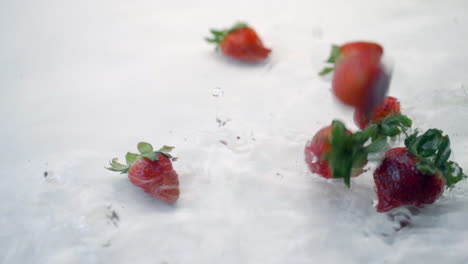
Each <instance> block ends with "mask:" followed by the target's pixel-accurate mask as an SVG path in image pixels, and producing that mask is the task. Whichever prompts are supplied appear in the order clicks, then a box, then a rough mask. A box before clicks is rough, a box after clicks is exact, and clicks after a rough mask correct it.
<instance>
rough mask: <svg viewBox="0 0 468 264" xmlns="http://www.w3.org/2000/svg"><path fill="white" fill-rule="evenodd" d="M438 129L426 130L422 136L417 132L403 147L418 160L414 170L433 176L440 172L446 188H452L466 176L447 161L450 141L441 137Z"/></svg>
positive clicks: (408, 138) (452, 163) (449, 152)
mask: <svg viewBox="0 0 468 264" xmlns="http://www.w3.org/2000/svg"><path fill="white" fill-rule="evenodd" d="M442 133H443V132H442V131H441V130H439V129H434V128H432V129H428V130H427V131H426V132H424V134H422V135H419V136H418V132H415V133H413V134H412V135H410V136H408V137H407V138H406V140H405V146H406V148H407V150H408V152H409V153H411V154H412V155H414V156H416V157H418V158H419V160H420V161H419V162H418V163H417V164H416V169H418V170H419V171H421V172H423V173H425V174H429V175H433V174H434V173H435V172H436V171H437V170H438V171H441V172H442V175H443V176H444V178H445V184H446V186H447V188H452V187H453V186H454V185H455V184H456V183H457V182H459V181H461V180H463V179H465V178H466V177H467V176H466V175H465V174H464V173H463V169H462V168H461V167H460V166H459V165H458V164H457V163H455V162H453V161H449V158H450V154H451V153H452V151H451V149H450V139H449V137H448V136H447V135H445V136H443V135H442Z"/></svg>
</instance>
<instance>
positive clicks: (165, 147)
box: [157, 145, 174, 153]
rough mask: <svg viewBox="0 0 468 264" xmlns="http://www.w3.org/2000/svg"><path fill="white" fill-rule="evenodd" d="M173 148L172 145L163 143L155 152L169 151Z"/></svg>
mask: <svg viewBox="0 0 468 264" xmlns="http://www.w3.org/2000/svg"><path fill="white" fill-rule="evenodd" d="M173 149H174V147H173V146H166V145H164V146H163V147H162V148H160V149H159V150H157V152H161V153H168V152H171V150H173Z"/></svg>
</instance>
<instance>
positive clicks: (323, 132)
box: [304, 125, 350, 178]
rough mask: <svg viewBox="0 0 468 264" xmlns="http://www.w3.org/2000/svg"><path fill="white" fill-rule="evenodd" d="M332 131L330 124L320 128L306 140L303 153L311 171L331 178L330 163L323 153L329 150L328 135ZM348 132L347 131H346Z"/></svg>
mask: <svg viewBox="0 0 468 264" xmlns="http://www.w3.org/2000/svg"><path fill="white" fill-rule="evenodd" d="M331 132H332V126H331V125H330V126H326V127H324V128H322V129H320V130H319V131H318V132H317V133H316V134H315V135H314V136H313V137H312V139H311V140H310V141H308V142H307V144H306V146H305V149H304V155H305V162H306V163H307V165H308V166H309V169H310V171H311V172H312V173H317V174H320V175H322V176H323V177H325V178H332V177H333V176H332V173H331V170H330V165H329V164H328V161H327V160H326V159H324V154H326V153H328V152H330V150H331V145H330V136H331ZM347 132H348V133H350V132H349V131H347Z"/></svg>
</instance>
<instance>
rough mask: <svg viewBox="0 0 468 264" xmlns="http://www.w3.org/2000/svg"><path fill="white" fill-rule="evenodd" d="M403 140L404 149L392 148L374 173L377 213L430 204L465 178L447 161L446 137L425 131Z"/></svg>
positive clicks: (458, 169)
mask: <svg viewBox="0 0 468 264" xmlns="http://www.w3.org/2000/svg"><path fill="white" fill-rule="evenodd" d="M417 134H418V133H417V132H416V133H414V134H412V135H410V136H409V137H407V138H406V140H405V145H406V147H401V148H393V149H391V150H389V151H387V153H385V158H384V160H383V162H382V164H380V166H379V167H378V168H377V169H376V170H375V172H374V181H375V185H376V191H377V197H378V199H379V202H378V204H377V211H379V212H386V211H388V210H391V209H393V208H396V207H399V206H402V205H414V206H422V205H424V204H432V203H434V202H435V201H436V200H437V198H439V196H440V195H442V193H443V192H444V187H445V186H447V187H448V188H451V187H453V186H454V185H455V184H456V183H457V182H459V181H461V180H463V179H465V178H466V177H467V176H466V175H465V174H464V173H463V169H462V168H460V166H459V165H458V164H457V163H455V162H453V161H449V160H448V158H449V157H450V154H451V150H450V140H449V138H448V136H443V135H442V131H440V130H438V129H429V130H427V131H426V132H425V133H424V134H422V135H420V136H418V135H417Z"/></svg>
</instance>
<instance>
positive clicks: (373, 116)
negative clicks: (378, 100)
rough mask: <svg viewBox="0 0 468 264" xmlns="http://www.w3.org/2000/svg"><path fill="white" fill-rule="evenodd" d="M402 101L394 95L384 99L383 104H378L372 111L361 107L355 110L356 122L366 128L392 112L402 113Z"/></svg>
mask: <svg viewBox="0 0 468 264" xmlns="http://www.w3.org/2000/svg"><path fill="white" fill-rule="evenodd" d="M400 113H401V112H400V102H399V101H398V99H396V98H395V97H392V96H388V97H386V98H385V99H384V101H383V102H382V104H380V105H378V106H377V107H376V108H375V109H374V110H372V112H370V113H367V114H366V113H365V112H363V111H362V110H360V109H356V110H355V112H354V123H356V125H357V126H358V127H359V128H360V129H365V128H366V127H367V126H368V125H369V124H371V123H380V122H382V120H383V119H384V118H385V117H387V116H389V115H392V114H400Z"/></svg>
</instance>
